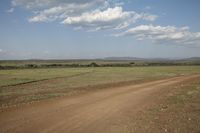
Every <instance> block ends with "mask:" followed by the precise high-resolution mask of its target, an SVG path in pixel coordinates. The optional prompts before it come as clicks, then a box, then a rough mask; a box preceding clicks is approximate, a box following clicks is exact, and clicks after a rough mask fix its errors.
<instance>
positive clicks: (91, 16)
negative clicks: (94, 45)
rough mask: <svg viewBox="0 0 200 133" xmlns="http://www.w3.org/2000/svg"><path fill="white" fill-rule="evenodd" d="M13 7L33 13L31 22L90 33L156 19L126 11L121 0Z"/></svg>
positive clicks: (39, 1) (44, 1)
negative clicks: (57, 24)
mask: <svg viewBox="0 0 200 133" xmlns="http://www.w3.org/2000/svg"><path fill="white" fill-rule="evenodd" d="M12 4H13V5H14V6H21V7H23V8H26V9H27V10H29V11H31V12H33V13H34V16H32V17H30V18H29V19H28V21H29V22H51V21H59V22H62V23H64V24H66V25H72V26H74V28H75V29H77V27H81V28H88V30H89V31H96V30H100V29H122V28H126V27H128V26H130V25H131V24H132V23H135V22H136V21H137V20H145V21H154V20H155V19H156V18H157V16H156V15H153V14H148V13H137V12H134V11H124V10H123V8H122V7H121V6H122V5H123V4H124V3H123V1H121V0H13V1H12ZM119 5H120V6H119Z"/></svg>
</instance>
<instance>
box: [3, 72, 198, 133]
mask: <svg viewBox="0 0 200 133" xmlns="http://www.w3.org/2000/svg"><path fill="white" fill-rule="evenodd" d="M197 77H200V75H190V76H181V77H175V78H169V79H163V80H158V81H152V82H148V83H141V84H137V85H129V86H124V87H115V88H111V89H105V90H98V91H96V92H91V93H87V94H83V95H80V96H74V97H69V98H62V99H59V100H54V101H52V102H49V103H41V104H38V105H35V106H31V107H22V108H20V109H16V110H15V109H13V110H11V111H8V112H3V113H0V132H20V133H23V132H24V133H26V132H29V133H31V132H33V133H35V132H41V133H47V132H48V133H49V132H52V133H53V132H63V133H68V132H69V133H71V132H73V133H80V132H81V133H82V132H83V133H84V132H85V133H90V132H95V133H102V132H103V133H107V132H109V133H110V132H111V133H112V132H113V133H117V132H128V129H127V125H128V123H129V122H131V121H130V119H129V118H130V117H132V116H134V114H135V113H136V112H138V111H139V110H142V109H143V108H144V107H146V106H148V105H149V104H151V103H152V102H154V101H156V97H157V96H159V95H161V94H162V93H164V92H165V91H166V90H167V89H168V87H169V86H171V85H175V84H179V83H186V82H189V80H193V79H195V78H197Z"/></svg>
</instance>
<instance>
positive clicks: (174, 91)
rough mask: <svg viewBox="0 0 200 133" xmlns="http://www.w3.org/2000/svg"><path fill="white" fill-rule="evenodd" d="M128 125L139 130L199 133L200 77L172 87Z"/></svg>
mask: <svg viewBox="0 0 200 133" xmlns="http://www.w3.org/2000/svg"><path fill="white" fill-rule="evenodd" d="M132 121H134V122H133V123H132V124H131V125H129V130H130V131H131V132H139V133H147V132H150V133H157V132H158V133H161V132H169V133H200V78H197V79H193V80H192V81H191V80H190V81H187V82H184V83H179V84H177V85H175V86H169V87H168V90H167V91H166V92H165V94H161V95H160V96H158V98H157V101H155V103H154V104H152V105H151V106H149V107H147V108H146V109H145V110H142V111H140V112H138V113H137V115H136V116H135V117H133V118H132Z"/></svg>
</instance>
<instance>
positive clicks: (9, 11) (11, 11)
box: [5, 8, 15, 13]
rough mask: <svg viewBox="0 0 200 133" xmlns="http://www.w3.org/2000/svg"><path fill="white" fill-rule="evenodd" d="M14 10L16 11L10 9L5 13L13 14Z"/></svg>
mask: <svg viewBox="0 0 200 133" xmlns="http://www.w3.org/2000/svg"><path fill="white" fill-rule="evenodd" d="M14 10H15V9H14V8H10V9H8V10H6V11H5V12H6V13H13V12H14Z"/></svg>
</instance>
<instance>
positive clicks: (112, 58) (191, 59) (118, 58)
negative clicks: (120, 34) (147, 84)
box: [103, 57, 200, 61]
mask: <svg viewBox="0 0 200 133" xmlns="http://www.w3.org/2000/svg"><path fill="white" fill-rule="evenodd" d="M103 60H113V61H117V60H119V61H200V57H191V58H138V57H106V58H104V59H103Z"/></svg>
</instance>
